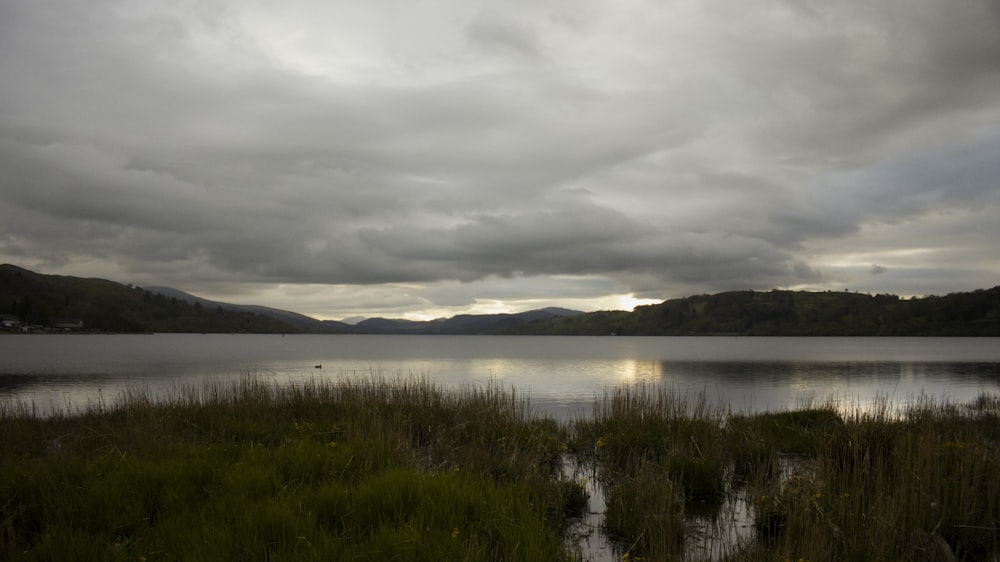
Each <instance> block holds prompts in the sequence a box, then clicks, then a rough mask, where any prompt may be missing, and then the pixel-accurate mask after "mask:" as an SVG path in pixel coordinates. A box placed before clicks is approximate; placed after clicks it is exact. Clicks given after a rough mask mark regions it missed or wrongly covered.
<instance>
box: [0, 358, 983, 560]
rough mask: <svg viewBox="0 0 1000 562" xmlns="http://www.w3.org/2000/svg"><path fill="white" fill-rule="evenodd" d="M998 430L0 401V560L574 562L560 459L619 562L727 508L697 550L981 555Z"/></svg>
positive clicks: (663, 403)
mask: <svg viewBox="0 0 1000 562" xmlns="http://www.w3.org/2000/svg"><path fill="white" fill-rule="evenodd" d="M998 428H1000V396H997V395H991V394H984V395H983V396H981V397H980V398H979V399H977V400H975V401H973V402H972V403H969V404H951V403H943V402H935V401H931V400H921V401H918V402H916V403H915V404H913V405H912V406H911V407H909V408H908V409H906V410H905V411H903V412H902V413H901V414H900V413H897V412H895V411H890V408H889V405H888V403H887V402H883V403H880V404H877V405H876V407H874V408H869V409H864V410H860V409H857V410H855V411H853V412H846V413H844V412H843V411H842V409H838V408H836V407H835V406H834V405H833V404H832V403H830V404H819V405H815V406H809V407H806V408H803V409H801V410H796V411H791V412H766V413H760V414H753V415H745V414H739V415H734V414H732V413H731V412H730V411H728V410H727V409H726V408H724V407H721V406H711V407H710V406H709V405H708V401H707V400H705V397H704V396H693V397H692V396H688V395H683V394H679V393H677V392H676V391H675V390H674V389H672V388H670V387H665V386H656V385H636V386H629V387H619V388H616V389H614V390H612V391H610V392H608V393H607V394H606V395H604V396H603V397H600V398H599V399H597V400H596V402H595V406H594V411H593V414H592V415H591V416H587V417H581V418H580V419H576V420H572V421H570V422H568V423H558V422H556V421H555V420H553V419H551V418H547V417H539V416H535V415H533V414H532V413H531V410H530V408H529V407H528V402H527V400H526V399H525V398H523V397H521V396H520V395H518V394H517V393H516V392H515V391H514V390H512V389H504V388H501V387H499V386H498V385H496V384H490V385H487V386H486V387H483V388H480V387H463V388H460V389H458V390H449V391H445V390H442V389H440V388H438V387H436V386H434V385H433V384H432V383H431V382H429V381H426V380H419V379H418V380H413V379H405V378H398V379H387V378H382V377H361V378H355V379H344V380H341V381H338V382H336V383H321V382H310V383H305V384H300V385H294V386H290V387H282V388H279V387H276V386H273V385H270V384H268V383H266V382H264V381H263V380H262V379H259V378H256V377H253V376H251V375H247V376H246V377H244V378H242V379H240V380H238V381H235V382H219V381H208V382H206V383H205V384H204V385H201V386H187V387H179V388H177V389H175V390H174V391H173V392H172V393H169V394H167V395H166V396H156V397H154V396H152V395H151V394H150V393H149V392H148V390H146V389H143V388H131V389H128V390H127V391H126V392H125V393H123V395H122V396H120V397H117V398H116V399H115V400H112V401H107V402H103V401H102V402H97V403H95V404H91V405H90V406H89V407H87V408H84V409H82V410H78V411H75V412H74V413H72V414H57V415H54V416H50V417H44V418H43V417H38V416H36V415H35V413H34V412H32V411H31V409H30V408H28V407H26V406H24V405H17V404H13V405H5V406H3V407H0V502H2V503H0V539H2V540H0V559H4V560H53V559H59V560H132V561H135V560H220V559H247V560H362V559H390V558H396V559H406V560H440V559H462V560H472V561H476V560H572V559H576V558H578V555H577V554H576V553H575V552H574V551H573V548H572V547H568V546H567V545H566V544H565V543H564V542H563V536H562V534H563V531H564V530H565V529H566V527H567V525H568V523H569V522H570V521H571V520H572V519H573V518H574V517H576V516H578V515H580V513H581V512H582V510H584V509H585V508H586V505H587V497H586V494H585V491H584V489H583V487H582V486H581V484H580V483H579V482H577V481H575V480H573V479H571V478H570V477H569V476H566V475H564V474H563V470H562V468H563V467H564V466H565V464H566V463H567V462H569V461H568V459H567V456H572V457H573V458H572V464H573V465H575V466H584V467H588V470H593V474H595V475H596V478H597V481H598V482H600V484H601V485H602V487H603V491H604V493H605V497H606V500H607V501H606V503H607V513H606V518H605V522H604V529H605V532H606V533H607V534H608V535H609V536H610V537H612V539H613V540H614V541H615V544H616V545H617V547H618V551H619V555H620V556H622V557H626V555H627V557H628V558H630V559H638V558H644V559H647V560H672V559H673V560H681V559H686V560H693V559H695V558H694V556H693V555H691V554H690V553H688V552H685V545H686V544H687V543H688V542H689V540H690V539H691V538H692V528H693V527H692V525H691V523H692V520H693V518H708V519H712V518H713V517H715V521H716V523H714V524H718V525H723V524H724V518H723V517H720V516H719V515H718V514H719V512H720V509H721V506H722V505H730V504H733V502H734V501H736V500H734V499H733V498H746V502H747V503H746V504H741V505H746V506H747V509H746V510H745V512H746V513H747V515H746V516H745V518H744V519H741V520H733V521H731V523H730V524H731V525H733V526H734V527H745V526H747V525H750V526H752V528H754V529H755V532H754V533H753V535H752V537H750V538H749V539H747V540H742V541H737V540H734V541H732V542H731V543H730V544H728V545H727V546H726V547H725V548H722V549H721V550H720V549H716V550H715V551H714V552H715V553H714V554H713V555H712V556H714V559H716V560H728V561H747V562H756V561H765V560H767V561H772V560H800V559H801V560H810V561H812V562H822V561H827V560H830V561H833V560H932V561H933V560H940V561H942V562H950V561H965V560H968V561H971V560H995V559H1000V434H998ZM713 514H715V515H713ZM733 535H734V536H735V535H739V533H735V532H734V533H733ZM706 556H709V555H707V554H706Z"/></svg>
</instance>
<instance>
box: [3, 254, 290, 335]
mask: <svg viewBox="0 0 1000 562" xmlns="http://www.w3.org/2000/svg"><path fill="white" fill-rule="evenodd" d="M0 314H3V315H10V316H16V317H17V318H18V319H19V320H20V322H21V323H22V324H23V325H26V326H28V325H33V326H40V327H43V328H46V329H52V328H56V327H57V326H58V325H63V324H76V323H78V322H79V323H81V327H82V329H83V330H89V331H99V332H247V333H279V332H295V331H297V330H296V329H295V328H293V327H291V326H289V325H288V324H286V323H284V322H280V321H278V320H275V319H273V318H267V317H265V316H262V315H260V314H253V313H250V312H242V311H232V310H224V309H222V308H221V307H217V308H209V307H206V306H203V305H201V304H199V303H189V302H186V301H182V300H179V299H177V298H173V297H167V296H164V295H161V294H157V293H153V292H150V291H146V290H144V289H142V288H140V287H132V286H128V285H122V284H120V283H115V282H112V281H107V280H104V279H85V278H80V277H67V276H61V275H43V274H40V273H35V272H32V271H28V270H27V269H22V268H20V267H17V266H13V265H0Z"/></svg>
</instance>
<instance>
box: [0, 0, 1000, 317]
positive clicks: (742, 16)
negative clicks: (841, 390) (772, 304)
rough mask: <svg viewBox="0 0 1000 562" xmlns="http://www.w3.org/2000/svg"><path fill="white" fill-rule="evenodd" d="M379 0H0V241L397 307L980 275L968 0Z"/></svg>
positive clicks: (979, 87) (987, 166)
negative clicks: (685, 2)
mask: <svg viewBox="0 0 1000 562" xmlns="http://www.w3.org/2000/svg"><path fill="white" fill-rule="evenodd" d="M640 4H642V3H640ZM765 7H766V8H767V9H763V8H765ZM397 8H398V9H399V10H412V8H409V7H405V6H402V5H399V6H394V5H393V4H391V3H390V4H388V5H385V6H382V5H378V6H376V5H356V6H352V7H347V6H339V5H328V4H325V3H317V4H315V5H311V4H309V3H297V2H293V3H290V4H289V5H288V6H287V9H285V10H282V11H281V12H274V13H270V12H267V11H266V7H263V6H257V5H249V4H239V3H214V2H209V3H195V4H191V5H190V6H187V7H177V6H173V5H171V6H167V5H157V4H148V5H139V4H132V5H122V4H117V3H110V2H103V1H100V0H99V1H96V2H92V3H87V4H86V5H83V4H77V3H73V2H33V3H32V2H3V3H0V169H3V171H4V172H3V175H2V176H0V221H2V223H0V224H2V225H3V227H2V232H0V257H3V258H4V259H15V258H16V259H23V257H24V256H27V259H29V260H32V261H31V263H43V264H52V265H53V267H57V269H59V268H61V270H66V271H72V267H74V264H81V263H82V264H88V265H86V267H88V268H90V267H96V266H94V265H93V264H96V263H102V264H111V265H113V266H114V267H116V268H118V269H119V270H121V271H123V272H126V273H128V272H132V273H134V274H136V275H137V276H140V277H142V276H147V277H149V278H154V277H156V276H162V275H174V276H175V277H176V279H177V280H178V281H179V282H183V281H184V280H185V275H186V276H187V277H186V279H187V280H188V281H189V282H191V283H204V284H205V286H206V287H222V286H224V285H225V284H226V283H229V284H230V286H232V285H235V284H239V283H250V284H255V283H256V284H265V283H286V284H292V285H295V286H311V285H310V284H331V286H336V287H340V286H344V287H350V286H354V287H356V288H357V290H358V291H362V289H363V290H364V291H369V290H371V291H375V289H378V288H379V287H383V284H384V287H383V288H385V290H386V291H397V290H398V291H403V289H400V288H399V287H398V286H397V285H395V284H410V285H420V287H411V289H412V290H413V292H412V293H409V294H410V295H411V297H408V298H407V299H403V300H402V301H400V302H399V303H397V304H394V305H393V306H397V305H398V306H399V307H400V309H403V308H406V309H407V310H418V309H419V308H420V307H422V306H437V305H440V306H441V307H444V306H448V307H455V308H461V307H463V306H472V305H473V304H474V303H477V302H480V301H482V300H489V298H490V295H495V296H496V297H495V298H508V299H531V298H535V297H537V298H540V299H541V298H544V296H545V294H544V292H545V291H549V292H550V293H549V294H550V295H551V291H556V290H558V291H565V292H567V293H574V294H576V295H578V296H580V297H581V298H582V295H584V294H585V293H588V292H593V293H595V294H596V293H601V292H602V291H604V293H603V294H610V292H611V291H614V292H616V293H628V292H633V291H634V292H636V293H637V294H641V295H658V296H660V295H664V293H670V294H676V292H680V291H687V292H704V291H707V290H717V289H718V290H722V289H729V288H745V287H752V288H770V287H775V286H811V287H819V288H821V287H825V286H826V285H828V284H831V283H840V282H841V281H842V280H851V279H855V278H859V277H865V276H867V277H868V278H871V279H873V281H871V282H872V283H875V282H878V283H885V284H886V285H887V286H886V287H884V288H881V289H879V292H884V291H889V290H892V286H900V287H903V286H911V285H912V286H914V287H916V286H917V285H920V288H921V290H923V289H925V288H926V287H928V286H930V285H931V284H933V283H939V284H941V286H944V285H945V284H947V282H948V279H949V276H948V275H946V274H942V275H938V276H934V275H932V271H933V268H930V267H926V266H925V265H922V264H918V263H909V262H907V263H905V264H903V263H900V262H901V261H904V258H900V257H898V256H900V255H905V256H908V255H911V254H913V255H916V254H915V253H914V252H917V251H918V250H919V251H928V252H931V251H933V252H937V253H934V254H933V255H934V256H935V259H936V260H937V263H939V264H940V266H941V267H942V268H943V269H947V270H953V271H956V272H958V271H961V272H962V273H961V275H962V276H964V277H963V281H962V282H963V283H966V284H975V283H976V281H974V280H977V279H978V280H982V281H981V282H980V283H979V284H981V285H986V284H989V279H990V275H991V272H992V271H993V270H991V269H989V267H987V266H986V265H979V266H975V265H971V264H975V263H978V264H990V263H995V262H996V256H995V251H994V250H993V249H992V248H993V243H991V242H990V241H989V236H992V235H994V234H997V231H996V228H997V227H996V226H994V223H996V222H997V221H995V220H993V221H990V218H991V217H992V218H994V219H995V216H996V213H998V212H1000V202H998V201H997V193H998V191H997V183H996V181H997V180H996V178H997V177H1000V167H998V166H1000V164H998V160H997V158H996V157H995V155H996V154H997V153H998V150H1000V140H998V139H1000V133H998V132H997V131H998V126H1000V103H998V102H997V99H996V96H995V92H996V91H998V90H1000V58H998V57H996V56H994V55H995V53H998V52H1000V33H998V19H997V11H996V10H997V9H996V4H995V3H990V2H976V1H969V2H963V3H960V4H956V5H948V6H945V5H942V4H940V3H938V2H934V1H933V0H917V1H916V2H914V3H911V4H908V5H907V6H905V7H903V6H894V5H891V4H870V3H863V2H846V3H834V4H831V3H821V2H815V3H785V4H776V3H773V2H761V3H753V2H752V3H751V4H749V5H741V6H740V7H738V8H734V7H733V6H732V5H730V4H728V3H718V2H706V3H701V4H698V5H697V6H692V7H688V8H687V9H679V8H676V7H672V6H663V5H659V4H657V6H652V5H650V6H645V5H643V6H640V7H629V6H625V5H621V6H619V5H608V4H602V3H592V2H586V1H585V2H582V3H580V2H554V3H545V4H536V3H531V2H526V3H523V5H517V4H514V3H508V2H501V3H498V4H496V5H494V6H491V9H490V11H487V12H484V13H476V9H477V8H476V7H475V6H470V5H467V4H466V3H461V2H447V1H445V2H441V3H440V4H435V5H434V6H428V7H427V10H429V12H428V13H425V14H422V15H420V17H418V18H417V19H415V20H412V22H411V23H409V24H407V23H406V22H404V21H403V20H402V19H400V18H399V17H397V16H394V15H393V14H394V13H395V11H394V9H397ZM733 10H739V13H738V14H734V12H733ZM407 13H410V12H407ZM311 16H312V17H311ZM336 16H342V17H336ZM734 16H739V17H734ZM314 20H316V21H314ZM319 20H322V21H319ZM408 21H409V20H408ZM261 22H267V25H262V23H261ZM413 22H415V23H413ZM348 23H349V24H350V26H360V27H358V28H357V29H354V28H351V27H350V26H348ZM286 26H287V27H286ZM939 213H958V214H960V215H961V216H962V217H963V218H964V219H965V220H964V221H959V220H955V221H949V220H944V219H942V218H941V217H940V216H939ZM973 226H975V228H976V229H978V231H977V232H979V233H980V234H976V233H974V232H973V230H972V229H973ZM982 233H987V234H982ZM998 235H1000V234H998ZM994 240H995V239H994ZM945 247H948V248H950V253H948V256H951V257H950V258H949V259H941V256H942V255H943V254H944V250H941V248H945ZM907 251H910V252H911V254H907V253H906V252H907ZM894 252H895V253H894ZM917 253H919V252H917ZM860 254H863V255H860ZM845 256H846V257H845ZM906 259H907V260H908V259H910V258H906ZM893 260H898V261H893ZM844 263H849V264H850V265H838V264H844ZM872 263H878V264H881V265H882V266H884V267H885V268H886V269H885V271H884V272H883V273H881V274H880V275H877V276H872V275H869V269H870V264H872ZM857 264H861V265H857ZM79 267H84V266H83V265H81V266H79ZM179 271H183V274H182V273H178V272H179ZM171 272H173V273H171ZM908 272H912V274H913V276H914V279H917V278H919V282H918V281H916V280H915V281H913V283H911V285H907V284H906V279H905V276H906V275H907V274H908ZM932 279H933V281H932ZM964 279H969V281H965V280H964ZM583 280H586V282H584V281H583ZM255 286H256V285H255ZM261 286H262V285H261ZM286 290H287V289H286ZM407 290H409V289H407ZM533 290H537V291H538V293H537V294H534V295H533V294H532V291H533ZM925 292H931V291H925ZM366 294H367V295H374V294H379V295H383V296H384V295H385V294H386V293H379V292H378V291H375V292H367V293H366ZM337 295H338V296H337V297H336V298H337V299H345V300H346V299H347V297H346V296H344V295H345V293H337ZM449 295H451V296H449ZM303 298H306V297H303ZM310 298H311V297H310ZM379 298H381V297H379ZM654 298H655V297H654ZM359 300H360V301H364V302H368V303H371V302H373V301H375V300H378V298H375V299H368V300H365V299H359ZM390 301H391V302H393V303H395V302H396V301H394V300H392V299H387V302H390ZM310 302H312V303H313V304H311V306H318V305H316V304H315V302H314V301H310ZM373 306H374V305H373ZM354 312H357V313H361V312H362V311H360V310H355V311H354Z"/></svg>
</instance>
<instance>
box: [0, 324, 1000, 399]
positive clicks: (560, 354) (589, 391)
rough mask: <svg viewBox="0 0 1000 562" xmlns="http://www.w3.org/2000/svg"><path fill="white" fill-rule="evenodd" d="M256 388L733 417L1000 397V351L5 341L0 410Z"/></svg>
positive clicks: (890, 345)
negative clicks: (697, 403)
mask: <svg viewBox="0 0 1000 562" xmlns="http://www.w3.org/2000/svg"><path fill="white" fill-rule="evenodd" d="M247 373H249V374H252V375H255V376H259V377H261V378H264V379H268V380H273V381H274V382H275V383H276V384H280V385H285V384H296V383H303V382H307V381H310V380H313V379H315V380H321V381H323V380H325V381H336V380H341V379H344V378H349V377H370V376H383V377H388V378H394V377H422V378H426V379H428V380H430V381H432V382H434V383H435V384H438V385H439V386H442V387H444V388H460V387H462V386H465V385H479V386H483V385H487V384H491V383H495V384H498V385H500V386H502V387H503V388H514V389H516V390H517V391H518V392H519V393H520V394H521V395H523V396H525V397H527V398H529V399H530V403H531V407H532V408H533V409H534V410H536V411H538V412H541V413H546V414H551V415H555V416H556V417H560V418H568V417H570V416H576V415H580V414H586V413H588V412H589V411H590V408H591V407H592V404H593V401H594V399H595V398H596V397H600V396H602V395H603V394H604V393H605V392H606V391H608V390H609V389H611V388H613V387H614V386H616V385H631V384H639V383H656V384H663V385H670V387H671V388H673V389H674V390H676V392H678V393H679V394H681V395H684V396H687V397H689V400H690V401H694V399H695V398H696V397H698V396H700V395H702V394H703V395H704V397H705V398H706V399H707V400H708V401H710V402H712V403H717V402H723V403H728V404H729V406H730V407H731V408H732V409H733V410H734V411H763V410H781V409H788V408H794V407H799V406H804V405H806V404H808V403H810V402H815V401H826V400H828V399H831V400H835V401H837V403H838V404H841V405H842V406H843V407H844V409H852V408H856V407H865V406H867V405H869V404H871V403H872V402H873V401H874V400H876V399H881V400H888V401H889V402H890V403H891V404H893V405H896V406H899V405H903V404H905V403H907V402H909V401H912V400H914V399H916V398H917V397H920V396H925V397H929V398H933V399H936V400H949V401H953V402H964V401H968V400H971V399H973V398H975V397H976V396H978V395H979V394H980V393H981V392H983V391H992V392H997V391H1000V339H998V338H771V337H722V336H716V337H581V336H566V337H563V336H388V335H374V336H373V335H286V336H282V335H280V334H273V335H245V334H207V335H201V334H155V335H96V334H95V335H83V334H66V335H41V334H39V335H30V334H25V335H21V334H18V335H3V336H0V402H7V403H10V402H11V401H22V402H25V403H28V404H31V405H33V407H34V408H35V409H36V412H38V413H39V414H47V413H51V412H56V411H67V410H74V409H77V408H81V407H85V406H86V405H87V404H88V403H91V402H94V401H99V400H100V401H104V402H105V403H109V402H111V401H113V400H114V398H115V397H116V396H117V395H118V393H119V392H120V391H121V390H122V389H123V388H125V387H127V386H129V385H133V386H136V385H137V386H142V387H147V388H149V389H150V390H151V391H152V392H153V393H154V394H162V393H166V392H170V391H171V390H172V389H174V388H176V387H178V386H183V385H191V384H195V385H200V384H201V383H202V382H204V381H205V380H209V379H228V378H239V377H241V376H244V375H245V374H247Z"/></svg>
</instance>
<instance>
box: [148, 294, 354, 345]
mask: <svg viewBox="0 0 1000 562" xmlns="http://www.w3.org/2000/svg"><path fill="white" fill-rule="evenodd" d="M146 290H147V291H150V292H153V293H157V294H161V295H165V296H168V297H172V298H176V299H178V300H182V301H185V302H189V303H192V304H194V303H199V304H200V305H201V306H204V307H208V308H222V309H223V310H233V311H238V312H249V313H253V314H259V315H261V316H266V317H268V318H273V319H275V320H278V321H280V322H284V323H285V324H288V325H289V326H292V327H294V328H295V330H296V331H299V332H304V333H314V334H342V333H352V332H356V331H357V330H355V329H354V326H351V325H350V324H345V323H343V322H336V321H334V320H317V319H315V318H313V317H311V316H306V315H305V314H299V313H298V312H291V311H288V310H281V309H277V308H270V307H267V306H258V305H253V304H232V303H227V302H219V301H212V300H208V299H204V298H201V297H198V296H195V295H192V294H190V293H186V292H184V291H181V290H179V289H174V288H173V287H155V286H154V287H146Z"/></svg>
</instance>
